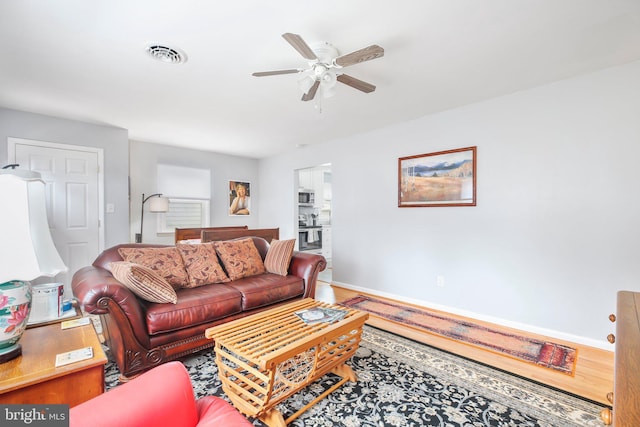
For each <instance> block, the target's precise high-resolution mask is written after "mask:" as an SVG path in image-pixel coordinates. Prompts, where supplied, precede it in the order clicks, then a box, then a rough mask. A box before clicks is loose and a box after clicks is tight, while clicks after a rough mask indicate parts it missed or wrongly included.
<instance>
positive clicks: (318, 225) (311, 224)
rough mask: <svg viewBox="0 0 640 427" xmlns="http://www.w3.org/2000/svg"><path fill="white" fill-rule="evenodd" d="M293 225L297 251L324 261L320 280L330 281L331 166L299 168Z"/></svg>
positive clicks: (328, 164)
mask: <svg viewBox="0 0 640 427" xmlns="http://www.w3.org/2000/svg"><path fill="white" fill-rule="evenodd" d="M296 172H297V183H298V190H297V194H296V201H297V204H296V218H297V221H296V224H295V230H296V231H297V235H298V239H297V242H298V250H300V251H302V252H310V253H317V254H320V255H322V256H324V257H325V259H326V260H327V268H326V269H325V271H323V272H321V273H320V276H319V280H322V281H325V282H329V283H330V282H331V278H332V274H331V271H332V270H331V254H332V250H331V240H332V239H331V199H332V187H331V164H330V163H327V164H323V165H319V166H315V167H311V168H304V169H298V170H297V171H296Z"/></svg>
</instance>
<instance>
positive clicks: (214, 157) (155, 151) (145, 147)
mask: <svg viewBox="0 0 640 427" xmlns="http://www.w3.org/2000/svg"><path fill="white" fill-rule="evenodd" d="M130 155H131V159H130V161H131V165H132V167H131V227H130V230H129V234H130V235H129V237H128V241H131V242H133V241H134V235H135V233H139V232H140V205H141V203H142V200H141V199H142V193H145V194H147V195H150V194H153V193H157V192H158V188H157V185H156V180H157V170H156V168H157V165H158V164H159V163H161V164H165V165H173V166H183V167H192V168H197V169H209V170H210V171H211V206H210V214H211V226H212V227H220V226H228V225H248V226H249V227H252V228H255V227H257V226H258V217H259V215H260V205H259V203H258V202H257V200H256V199H257V198H258V197H259V194H260V189H261V183H260V182H259V180H258V161H257V160H256V159H249V158H244V157H237V156H228V155H224V154H218V153H212V152H208V151H198V150H189V149H184V148H178V147H171V146H168V145H161V144H153V143H149V142H140V141H131V145H130ZM230 180H231V181H244V182H250V183H251V194H252V196H251V197H252V200H251V215H249V216H229V191H228V188H229V181H230ZM254 195H256V198H254ZM148 209H149V207H148V203H147V204H146V205H145V214H144V223H143V226H144V230H143V240H144V243H162V244H173V242H174V235H173V233H170V234H164V235H159V234H158V233H157V222H156V220H157V214H154V213H151V212H149V211H148Z"/></svg>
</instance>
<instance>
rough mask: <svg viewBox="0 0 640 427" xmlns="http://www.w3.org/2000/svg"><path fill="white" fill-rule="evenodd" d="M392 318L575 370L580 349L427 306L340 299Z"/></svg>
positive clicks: (361, 297)
mask: <svg viewBox="0 0 640 427" xmlns="http://www.w3.org/2000/svg"><path fill="white" fill-rule="evenodd" d="M339 304H341V305H343V306H345V307H352V308H356V309H358V310H362V311H367V312H369V313H372V314H375V315H377V316H380V317H384V318H386V319H389V320H393V321H396V322H400V323H403V324H406V325H411V326H413V327H418V328H421V329H424V330H425V331H427V332H431V333H434V334H437V335H440V336H443V337H447V338H452V339H456V340H460V341H464V342H466V343H469V344H473V345H477V346H480V347H483V348H485V349H489V350H492V351H496V352H499V353H502V354H505V355H507V356H510V357H514V358H516V359H520V360H523V361H525V362H529V363H535V364H536V365H539V366H543V367H545V368H549V369H554V370H556V371H559V372H563V373H565V374H568V375H572V376H573V374H574V369H575V364H576V360H577V358H578V350H576V349H575V348H571V347H566V346H564V345H560V344H556V343H553V342H547V341H540V340H536V339H533V338H528V337H525V336H522V335H516V334H513V333H508V332H503V331H499V330H497V329H491V328H487V327H484V326H481V325H477V324H474V323H470V322H465V321H461V320H458V319H455V318H453V317H447V316H444V315H442V314H436V313H434V312H430V311H427V310H421V309H418V308H414V307H408V306H403V305H400V304H394V303H391V302H387V301H382V300H378V299H375V298H371V297H368V296H364V295H358V296H356V297H354V298H351V299H349V300H346V301H343V302H341V303H339Z"/></svg>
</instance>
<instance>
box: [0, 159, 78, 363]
mask: <svg viewBox="0 0 640 427" xmlns="http://www.w3.org/2000/svg"><path fill="white" fill-rule="evenodd" d="M0 199H2V201H3V206H2V208H0V237H1V240H0V363H3V362H6V361H8V360H11V359H13V358H15V357H17V356H19V355H20V354H22V348H21V347H20V344H18V341H19V340H20V337H21V336H22V333H23V332H24V330H25V329H26V327H27V321H28V320H29V312H30V310H31V284H30V283H29V280H33V279H36V278H38V277H42V276H47V277H53V276H55V275H56V274H58V273H62V272H65V271H67V267H66V266H65V265H64V262H62V259H61V258H60V254H58V251H57V250H56V247H55V246H54V244H53V240H52V238H51V232H50V231H49V222H48V221H47V210H46V206H45V185H44V181H42V179H41V178H40V174H39V173H37V172H31V171H26V170H21V169H14V170H6V169H3V170H0Z"/></svg>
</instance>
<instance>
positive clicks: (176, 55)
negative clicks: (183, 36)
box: [146, 44, 187, 64]
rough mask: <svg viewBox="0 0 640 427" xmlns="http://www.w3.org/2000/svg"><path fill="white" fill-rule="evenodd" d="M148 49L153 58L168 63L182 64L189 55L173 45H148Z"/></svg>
mask: <svg viewBox="0 0 640 427" xmlns="http://www.w3.org/2000/svg"><path fill="white" fill-rule="evenodd" d="M146 51H147V53H148V54H149V55H151V57H152V58H154V59H157V60H158V61H162V62H166V63H168V64H182V63H183V62H186V61H187V55H186V54H185V53H184V52H182V51H181V50H179V49H175V48H172V47H167V46H162V45H159V44H154V45H151V46H148V47H147V49H146Z"/></svg>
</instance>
